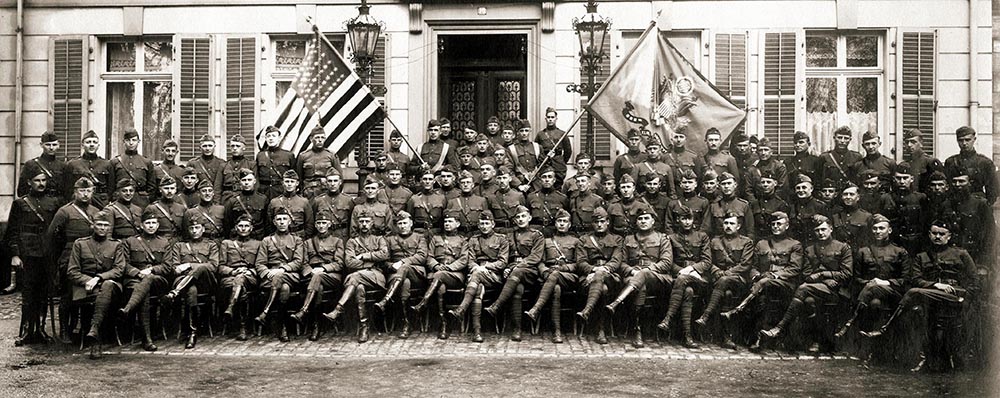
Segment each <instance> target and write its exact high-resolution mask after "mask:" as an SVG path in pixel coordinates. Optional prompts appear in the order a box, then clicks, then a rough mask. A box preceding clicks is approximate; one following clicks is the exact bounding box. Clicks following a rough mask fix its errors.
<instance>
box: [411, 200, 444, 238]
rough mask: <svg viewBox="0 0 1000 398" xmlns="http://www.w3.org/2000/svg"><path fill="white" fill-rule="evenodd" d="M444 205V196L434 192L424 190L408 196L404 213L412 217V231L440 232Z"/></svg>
mask: <svg viewBox="0 0 1000 398" xmlns="http://www.w3.org/2000/svg"><path fill="white" fill-rule="evenodd" d="M445 205H446V202H445V198H444V195H441V194H440V193H438V192H437V191H434V190H424V191H420V192H417V193H415V194H413V196H410V200H409V201H408V202H407V203H406V212H407V213H410V214H411V215H412V216H413V229H414V230H415V231H418V232H430V233H434V232H437V231H440V230H441V225H442V222H443V221H444V208H445Z"/></svg>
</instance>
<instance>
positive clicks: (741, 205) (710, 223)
mask: <svg viewBox="0 0 1000 398" xmlns="http://www.w3.org/2000/svg"><path fill="white" fill-rule="evenodd" d="M737 181H739V178H737V177H736V176H734V175H732V174H729V173H728V172H723V173H722V174H721V175H719V190H720V192H721V193H722V196H720V197H719V200H718V201H715V202H713V203H712V204H710V205H709V207H708V217H706V218H705V220H704V222H705V227H704V228H702V230H704V231H705V232H707V233H708V234H709V235H711V236H720V235H722V220H723V219H724V218H725V217H726V215H727V214H736V215H738V216H740V225H741V226H742V228H743V229H742V230H740V234H742V235H744V236H747V237H749V238H750V239H753V238H754V237H755V236H756V235H757V228H756V227H755V226H754V215H753V211H752V210H751V209H750V202H747V201H746V200H744V199H742V198H740V197H738V196H736V190H737V183H736V182H737Z"/></svg>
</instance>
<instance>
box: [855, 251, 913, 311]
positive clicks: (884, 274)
mask: <svg viewBox="0 0 1000 398" xmlns="http://www.w3.org/2000/svg"><path fill="white" fill-rule="evenodd" d="M854 258H855V261H854V278H853V279H852V283H851V292H852V293H853V294H854V295H856V296H857V298H858V302H859V303H862V304H865V305H868V304H870V303H871V300H872V299H879V300H881V301H882V302H883V303H885V304H884V305H887V306H888V305H895V303H896V302H897V301H899V299H900V297H902V295H903V293H904V292H905V291H906V288H907V287H908V286H909V284H910V279H911V278H912V277H913V272H914V269H913V257H912V256H911V255H910V253H908V252H907V251H906V250H905V249H903V248H902V247H899V246H896V245H894V244H892V243H889V242H876V243H874V244H871V245H868V246H864V247H861V248H859V249H857V255H855V256H854ZM875 278H878V279H882V280H885V281H888V282H889V286H881V285H878V284H875V283H872V280H873V279H875ZM890 300H891V302H890Z"/></svg>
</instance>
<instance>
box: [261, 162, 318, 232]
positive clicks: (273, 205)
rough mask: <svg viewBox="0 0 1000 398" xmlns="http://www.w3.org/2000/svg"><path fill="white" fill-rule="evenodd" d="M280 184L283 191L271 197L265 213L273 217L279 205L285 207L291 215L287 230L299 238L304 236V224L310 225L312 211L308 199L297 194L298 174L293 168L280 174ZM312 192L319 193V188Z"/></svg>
mask: <svg viewBox="0 0 1000 398" xmlns="http://www.w3.org/2000/svg"><path fill="white" fill-rule="evenodd" d="M281 185H282V187H284V188H285V190H284V192H282V193H281V195H279V196H276V197H275V198H274V199H271V202H270V203H268V205H267V214H268V215H269V216H270V217H268V218H270V219H274V215H275V210H277V209H278V208H281V207H283V208H285V209H286V210H288V213H289V214H290V215H291V216H292V223H291V224H289V225H288V232H290V233H292V234H294V235H297V236H298V237H300V238H301V237H304V236H306V226H307V225H312V222H313V221H312V216H313V212H312V207H310V206H309V200H308V199H306V198H304V197H302V195H299V175H298V174H296V173H295V171H294V170H288V171H286V172H285V175H283V176H282V180H281ZM314 194H315V195H319V194H320V192H319V188H317V191H316V192H314Z"/></svg>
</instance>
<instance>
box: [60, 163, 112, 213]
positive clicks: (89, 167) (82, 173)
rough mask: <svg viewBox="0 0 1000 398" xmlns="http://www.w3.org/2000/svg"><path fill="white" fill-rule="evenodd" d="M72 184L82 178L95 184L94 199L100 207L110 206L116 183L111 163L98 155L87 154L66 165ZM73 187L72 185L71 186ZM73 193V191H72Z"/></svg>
mask: <svg viewBox="0 0 1000 398" xmlns="http://www.w3.org/2000/svg"><path fill="white" fill-rule="evenodd" d="M66 169H67V170H68V171H69V181H71V182H70V184H72V183H73V182H76V180H79V179H80V178H86V179H88V180H90V181H91V182H93V183H94V199H95V200H96V201H97V202H98V203H97V204H99V205H100V206H104V205H107V204H108V199H109V197H110V196H111V192H113V189H114V185H115V181H114V180H113V179H112V178H113V177H112V175H111V163H110V162H108V161H107V159H104V158H102V157H100V156H97V155H96V154H93V155H92V154H88V153H85V154H83V155H80V157H78V158H75V159H73V160H70V161H69V162H67V163H66ZM70 186H72V185H70ZM70 192H72V191H70Z"/></svg>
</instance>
